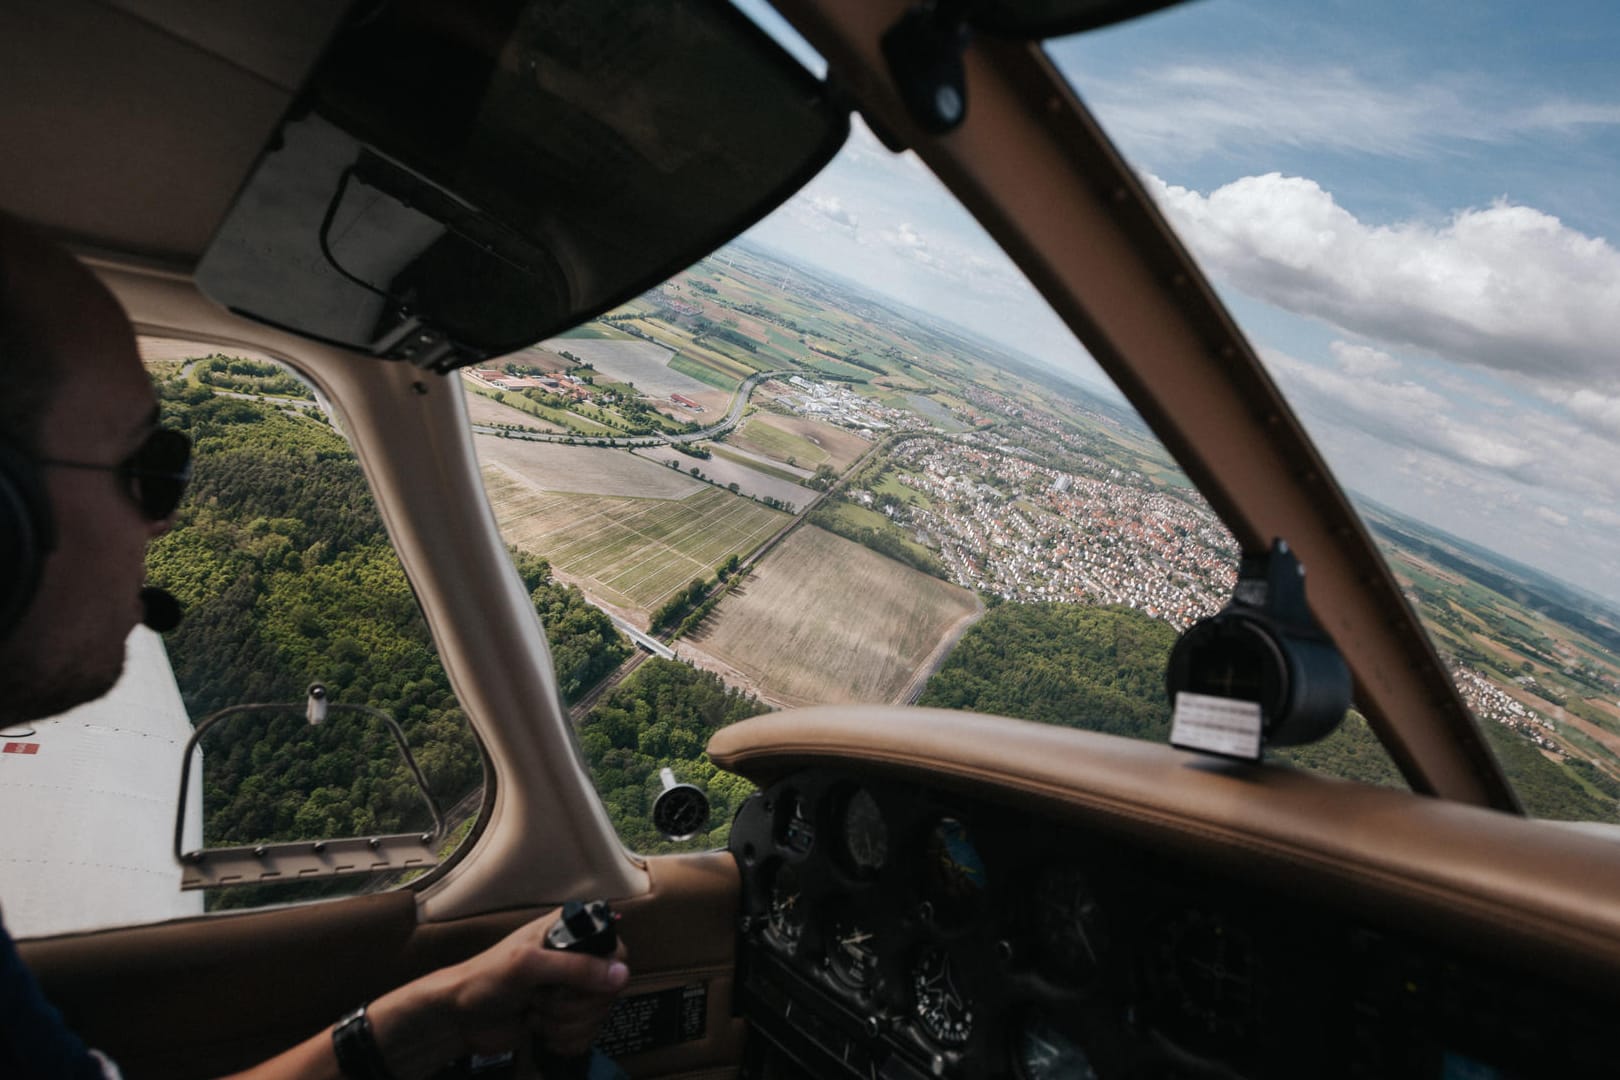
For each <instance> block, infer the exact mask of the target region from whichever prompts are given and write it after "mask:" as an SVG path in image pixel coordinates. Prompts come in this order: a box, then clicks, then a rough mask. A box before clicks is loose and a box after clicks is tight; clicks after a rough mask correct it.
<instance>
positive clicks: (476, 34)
mask: <svg viewBox="0 0 1620 1080" xmlns="http://www.w3.org/2000/svg"><path fill="white" fill-rule="evenodd" d="M369 11H370V12H371V13H370V14H369V15H368V16H367V17H365V18H363V19H360V20H358V21H356V22H353V23H352V24H350V25H349V26H347V27H346V28H345V29H344V30H343V31H341V32H340V34H339V35H338V37H337V39H336V40H335V41H334V42H333V44H332V47H331V48H330V49H329V50H328V53H327V55H326V56H325V58H324V59H323V60H322V62H321V64H320V65H319V67H318V69H317V71H316V73H315V74H314V76H313V77H312V80H311V82H310V84H309V86H308V87H306V88H305V90H304V92H303V93H302V94H300V96H299V98H298V101H297V104H296V105H295V106H294V107H293V109H292V110H291V111H290V112H289V114H288V116H287V117H286V119H285V120H284V121H283V122H282V124H281V126H280V128H279V129H278V131H277V134H276V136H275V138H274V139H273V140H272V141H271V144H270V146H269V147H268V148H267V149H266V150H265V152H264V153H263V155H262V156H261V158H260V160H259V162H258V165H257V166H256V168H255V170H254V172H253V173H252V175H251V176H250V177H249V179H248V181H247V183H246V185H245V186H244V187H243V189H242V191H241V193H240V194H239V196H238V197H237V200H236V203H235V204H234V206H233V207H232V209H231V211H230V213H229V214H228V215H227V216H226V219H225V221H224V223H223V225H222V226H221V227H220V230H219V232H218V234H217V235H216V236H215V237H214V239H213V241H212V243H211V244H210V245H209V248H208V250H207V251H206V252H205V253H204V255H203V258H202V260H201V262H200V264H199V266H198V270H197V283H198V285H199V287H200V288H201V289H202V290H203V292H204V293H205V294H206V295H208V296H209V297H210V298H212V299H213V300H214V301H216V302H217V303H219V304H222V305H223V306H225V307H227V308H229V309H231V310H232V311H234V312H237V313H238V314H241V315H245V316H247V317H249V318H253V319H257V320H259V321H261V322H266V323H269V324H271V325H274V326H277V327H280V328H282V329H285V330H290V331H292V332H294V333H297V334H302V335H304V336H306V337H311V338H314V339H316V340H319V341H324V342H328V343H331V344H335V345H341V346H344V347H347V348H350V349H355V350H358V351H361V352H366V353H370V354H372V355H375V356H381V357H387V358H389V359H396V360H406V361H409V362H411V363H414V364H417V365H419V366H422V367H424V368H428V369H431V370H436V371H448V370H450V369H452V368H456V367H461V366H463V365H466V364H471V363H475V362H477V361H480V360H483V359H486V358H488V357H491V356H497V355H501V354H503V353H508V352H511V351H513V350H516V349H519V348H522V347H523V346H525V345H529V344H531V343H533V342H535V341H539V340H541V339H542V338H545V337H549V336H551V335H553V334H556V333H558V332H560V331H562V330H564V329H566V328H568V327H570V326H572V325H575V324H576V323H579V322H581V321H583V320H585V319H588V318H591V317H593V316H595V315H598V314H600V313H601V312H603V311H606V310H609V309H610V308H612V307H614V306H616V305H617V304H620V303H622V302H624V301H625V300H628V299H630V298H631V297H634V296H636V295H638V294H640V293H641V292H643V291H645V290H646V289H648V288H650V287H651V286H653V285H655V284H657V283H658V282H660V281H662V280H664V279H665V278H667V277H669V276H670V275H671V274H673V273H674V272H676V271H677V270H680V269H681V268H683V267H686V266H689V265H691V264H692V263H693V262H696V261H697V260H698V259H699V258H701V257H702V256H703V255H705V254H707V253H708V252H709V251H711V250H713V249H714V248H716V247H718V246H719V245H720V244H722V243H724V242H725V241H726V240H728V239H730V238H731V237H733V236H735V235H736V234H737V233H739V232H741V231H742V230H744V229H746V228H747V227H748V226H749V225H751V224H753V223H754V222H755V221H757V220H759V219H760V218H761V217H763V216H764V215H765V214H766V213H768V212H769V211H770V210H772V209H773V208H775V207H776V206H777V205H779V204H780V203H781V202H782V201H783V200H784V199H786V198H787V197H788V196H789V195H791V194H792V193H793V192H794V191H796V190H797V189H798V188H799V187H800V186H802V185H803V184H804V182H805V181H807V180H808V179H809V178H810V177H811V176H813V175H815V173H816V172H817V171H819V170H820V169H821V167H822V166H823V165H825V164H826V162H827V161H828V160H829V159H830V158H831V157H832V155H833V154H834V153H836V152H837V150H838V148H839V147H840V146H841V145H842V144H843V141H844V138H845V137H846V135H847V134H848V116H847V114H846V113H845V112H844V111H843V110H842V109H839V108H838V107H836V105H835V104H834V103H833V102H832V101H831V100H830V98H829V95H828V93H827V90H826V87H825V86H824V85H823V84H822V83H820V82H819V81H817V80H816V79H814V78H813V77H812V76H811V75H810V74H809V73H808V72H806V71H805V70H804V69H803V68H802V67H801V66H800V65H799V64H798V62H797V61H795V60H794V59H792V58H791V57H790V56H789V55H788V54H787V53H786V52H784V51H783V50H782V49H781V48H780V47H778V46H777V45H776V44H775V42H773V41H772V40H771V39H770V38H769V37H767V36H766V35H765V34H764V33H763V32H761V31H760V30H758V29H757V28H756V27H755V26H754V25H753V23H752V22H750V21H749V20H748V19H747V18H746V17H745V16H743V15H742V14H741V13H739V12H738V11H736V10H735V9H734V8H732V7H731V5H730V4H729V3H726V2H723V0H718V2H712V3H676V2H673V0H651V2H649V0H565V2H561V3H558V2H547V0H536V2H510V0H507V2H499V3H479V4H465V5H463V4H442V3H433V2H426V0H407V2H396V3H391V4H387V5H385V6H383V7H382V8H380V9H376V8H372V9H369Z"/></svg>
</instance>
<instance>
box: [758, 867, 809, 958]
mask: <svg viewBox="0 0 1620 1080" xmlns="http://www.w3.org/2000/svg"><path fill="white" fill-rule="evenodd" d="M801 895H802V893H801V889H800V885H799V874H798V871H796V870H794V869H793V867H792V866H790V865H789V864H787V863H783V864H782V865H781V866H780V867H778V868H777V871H776V877H775V878H774V879H773V880H772V881H771V892H770V896H769V897H768V898H767V900H766V905H767V906H766V909H765V934H766V936H767V937H769V938H770V939H771V941H772V942H773V943H774V944H775V945H776V947H777V948H779V949H781V950H782V951H783V952H787V953H792V952H795V951H797V950H798V948H799V938H800V937H801V936H803V934H804V914H805V913H804V905H803V904H802V902H801V899H800V898H801Z"/></svg>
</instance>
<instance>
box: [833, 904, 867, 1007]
mask: <svg viewBox="0 0 1620 1080" xmlns="http://www.w3.org/2000/svg"><path fill="white" fill-rule="evenodd" d="M827 963H828V965H829V966H830V967H831V968H832V971H833V974H834V975H836V976H838V978H839V980H840V981H842V982H843V983H844V985H845V986H848V987H849V988H850V989H851V990H869V989H871V987H872V984H873V983H875V982H876V981H877V972H878V952H877V938H876V937H875V936H874V935H873V934H872V932H871V931H870V930H865V929H862V928H861V926H860V925H859V924H858V923H856V922H854V921H853V920H850V919H837V920H834V922H833V923H832V924H831V926H829V927H828V933H827Z"/></svg>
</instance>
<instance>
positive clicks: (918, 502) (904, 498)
mask: <svg viewBox="0 0 1620 1080" xmlns="http://www.w3.org/2000/svg"><path fill="white" fill-rule="evenodd" d="M872 490H873V491H874V492H876V493H877V494H879V495H893V496H894V497H895V498H897V499H899V500H900V501H901V502H908V503H912V504H913V505H915V506H921V507H923V508H924V509H926V510H932V509H933V508H934V500H933V499H930V498H929V497H928V496H927V495H924V494H923V493H922V492H920V491H918V490H917V489H916V488H912V487H907V486H906V485H904V484H902V483H901V482H900V478H899V477H897V476H895V475H894V473H892V472H885V473H884V474H883V479H882V480H880V481H879V482H878V483H877V484H876V485H874V486H873V488H872Z"/></svg>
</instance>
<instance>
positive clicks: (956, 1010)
mask: <svg viewBox="0 0 1620 1080" xmlns="http://www.w3.org/2000/svg"><path fill="white" fill-rule="evenodd" d="M911 992H912V998H913V1001H914V1004H913V1006H912V1008H913V1010H914V1013H915V1015H916V1018H917V1026H918V1027H920V1028H922V1031H923V1034H925V1035H927V1036H928V1037H929V1038H930V1039H933V1040H934V1041H935V1042H937V1043H940V1044H941V1045H943V1046H961V1045H962V1044H963V1043H965V1042H967V1041H968V1037H969V1036H970V1035H972V1034H973V1003H972V1002H970V1001H969V1000H968V999H967V998H966V997H964V996H963V995H962V992H961V990H959V989H957V986H956V980H955V979H954V978H953V977H952V974H951V958H950V955H949V954H948V953H946V952H945V951H944V950H943V949H928V950H927V951H925V952H924V953H923V954H922V956H921V958H920V959H919V960H918V961H917V966H916V967H914V968H913V969H912V971H911Z"/></svg>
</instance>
